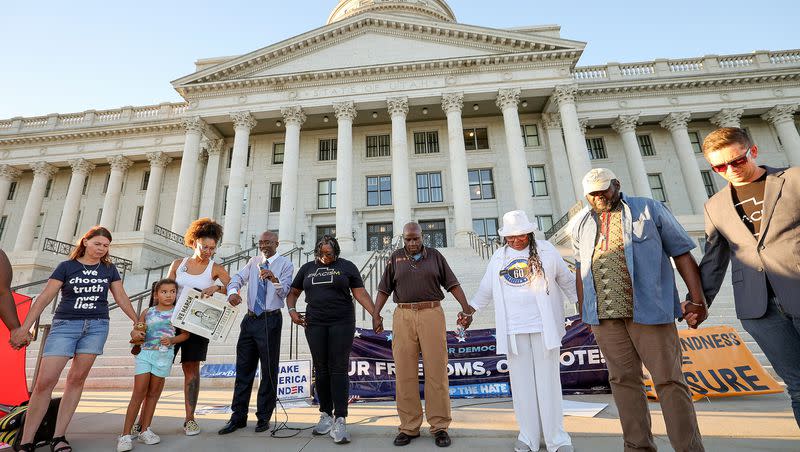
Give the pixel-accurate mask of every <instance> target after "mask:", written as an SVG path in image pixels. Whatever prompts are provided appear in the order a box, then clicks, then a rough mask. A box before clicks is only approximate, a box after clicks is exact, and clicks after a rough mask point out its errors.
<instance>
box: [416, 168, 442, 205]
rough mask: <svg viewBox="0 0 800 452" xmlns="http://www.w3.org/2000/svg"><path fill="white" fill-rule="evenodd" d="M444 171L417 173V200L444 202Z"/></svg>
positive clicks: (419, 201) (420, 201)
mask: <svg viewBox="0 0 800 452" xmlns="http://www.w3.org/2000/svg"><path fill="white" fill-rule="evenodd" d="M442 201H444V195H443V193H442V173H440V172H435V173H417V202H418V203H429V202H442Z"/></svg>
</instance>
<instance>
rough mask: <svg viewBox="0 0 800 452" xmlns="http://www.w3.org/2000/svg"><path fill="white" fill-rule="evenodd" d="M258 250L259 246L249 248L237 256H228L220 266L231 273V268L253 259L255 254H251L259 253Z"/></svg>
mask: <svg viewBox="0 0 800 452" xmlns="http://www.w3.org/2000/svg"><path fill="white" fill-rule="evenodd" d="M257 250H258V246H257V245H253V246H252V247H250V248H247V249H246V250H242V251H239V252H238V253H236V254H232V255H230V256H228V257H226V258H223V259H222V262H220V265H222V266H223V267H225V270H226V271H227V272H228V273H230V272H231V267H232V266H233V265H235V264H238V263H239V262H241V261H243V260H245V261H247V260H250V258H251V257H253V255H254V254H253V255H251V253H253V252H254V251H257Z"/></svg>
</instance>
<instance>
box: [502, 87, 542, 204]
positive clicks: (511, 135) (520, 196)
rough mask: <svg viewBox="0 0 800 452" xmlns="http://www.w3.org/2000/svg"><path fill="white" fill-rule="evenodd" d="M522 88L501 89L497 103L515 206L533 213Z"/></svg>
mask: <svg viewBox="0 0 800 452" xmlns="http://www.w3.org/2000/svg"><path fill="white" fill-rule="evenodd" d="M519 96H520V89H519V88H514V89H501V90H500V92H499V93H498V95H497V100H496V101H495V104H497V107H498V108H500V110H501V111H502V112H503V126H504V128H505V132H506V149H507V151H508V166H509V170H510V172H511V185H512V187H513V189H514V207H516V208H517V209H519V210H524V211H525V212H527V213H528V215H533V214H534V212H533V191H532V189H531V185H530V176H529V173H528V159H527V158H526V157H525V143H524V142H523V141H522V135H521V134H520V123H519V113H518V111H517V105H518V104H519Z"/></svg>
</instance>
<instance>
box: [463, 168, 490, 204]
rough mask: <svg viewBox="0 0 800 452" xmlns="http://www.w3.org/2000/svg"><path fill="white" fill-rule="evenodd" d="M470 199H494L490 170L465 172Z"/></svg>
mask: <svg viewBox="0 0 800 452" xmlns="http://www.w3.org/2000/svg"><path fill="white" fill-rule="evenodd" d="M467 178H468V179H469V198H470V199H473V200H474V199H494V180H493V179H492V170H490V169H474V170H469V171H467Z"/></svg>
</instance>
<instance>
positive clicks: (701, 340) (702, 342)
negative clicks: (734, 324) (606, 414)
mask: <svg viewBox="0 0 800 452" xmlns="http://www.w3.org/2000/svg"><path fill="white" fill-rule="evenodd" d="M679 336H680V343H681V350H682V352H683V358H682V363H681V368H682V370H683V375H684V377H685V378H686V383H687V384H688V385H689V389H690V390H691V392H692V398H693V399H694V400H698V399H701V398H703V397H734V396H742V395H756V394H774V393H778V392H783V388H782V387H781V386H780V384H779V383H778V382H777V381H775V379H774V378H772V376H771V375H770V374H769V373H767V371H766V370H764V368H763V367H762V366H761V364H760V363H759V362H758V360H757V359H756V358H755V357H754V356H753V354H752V353H751V352H750V350H749V349H748V348H747V346H746V345H745V343H744V341H743V340H742V338H741V337H740V336H739V334H738V333H736V331H735V330H734V329H733V328H731V327H730V326H715V327H709V328H698V329H696V330H691V329H690V330H681V331H679ZM644 384H645V389H646V391H647V396H648V397H651V398H654V399H657V398H658V397H657V394H656V391H655V389H654V387H653V381H652V379H651V378H650V375H649V373H648V372H647V369H645V382H644Z"/></svg>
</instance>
